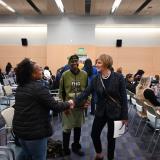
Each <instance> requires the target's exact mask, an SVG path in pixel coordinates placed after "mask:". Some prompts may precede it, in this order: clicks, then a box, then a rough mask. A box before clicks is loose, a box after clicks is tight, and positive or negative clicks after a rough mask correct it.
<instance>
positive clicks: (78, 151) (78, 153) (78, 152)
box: [72, 149, 85, 157]
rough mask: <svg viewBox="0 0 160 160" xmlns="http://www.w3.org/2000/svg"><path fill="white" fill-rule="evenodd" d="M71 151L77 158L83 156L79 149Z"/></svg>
mask: <svg viewBox="0 0 160 160" xmlns="http://www.w3.org/2000/svg"><path fill="white" fill-rule="evenodd" d="M72 151H73V152H74V153H75V154H77V155H78V156H80V157H82V156H84V155H85V154H84V152H83V151H82V150H81V149H78V150H74V149H72Z"/></svg>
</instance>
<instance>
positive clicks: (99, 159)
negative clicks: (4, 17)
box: [94, 156, 104, 160]
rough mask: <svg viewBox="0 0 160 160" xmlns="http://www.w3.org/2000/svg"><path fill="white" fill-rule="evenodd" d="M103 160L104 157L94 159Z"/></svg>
mask: <svg viewBox="0 0 160 160" xmlns="http://www.w3.org/2000/svg"><path fill="white" fill-rule="evenodd" d="M103 159H104V157H97V156H96V157H95V159H94V160H103Z"/></svg>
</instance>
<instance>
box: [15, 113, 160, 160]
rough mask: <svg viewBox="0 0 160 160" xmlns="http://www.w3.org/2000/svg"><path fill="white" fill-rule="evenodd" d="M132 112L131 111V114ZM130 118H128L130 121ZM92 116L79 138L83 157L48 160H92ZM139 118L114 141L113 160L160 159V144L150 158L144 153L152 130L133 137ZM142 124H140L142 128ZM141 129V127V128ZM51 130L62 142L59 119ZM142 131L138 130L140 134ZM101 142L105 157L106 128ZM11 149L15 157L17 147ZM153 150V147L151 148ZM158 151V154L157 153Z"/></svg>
mask: <svg viewBox="0 0 160 160" xmlns="http://www.w3.org/2000/svg"><path fill="white" fill-rule="evenodd" d="M133 112H134V111H132V113H133ZM130 117H131V116H129V119H130ZM93 118H94V117H93V116H91V115H89V114H88V117H86V122H85V124H84V125H83V127H82V136H81V144H82V148H83V151H84V152H85V156H84V157H79V156H77V155H75V154H74V153H71V155H70V156H68V157H59V158H52V159H49V160H93V159H94V156H95V151H94V147H93V144H92V140H91V137H90V132H91V127H92V122H93ZM138 120H139V118H138V117H136V121H135V123H134V125H133V126H131V127H130V130H129V132H127V133H126V134H125V135H123V136H121V137H120V138H117V141H116V150H115V160H159V159H160V144H158V146H157V149H156V152H155V153H154V155H153V156H152V157H151V153H148V152H147V151H146V148H147V147H146V146H147V145H148V143H149V140H150V138H151V135H152V133H153V129H152V128H150V127H149V126H147V127H146V130H145V132H144V135H143V137H142V138H141V139H140V138H139V136H138V137H135V136H134V134H135V130H136V126H137V122H138ZM143 125H144V123H142V126H143ZM141 128H142V127H141ZM53 130H54V134H53V136H52V138H53V139H54V140H62V128H61V121H60V118H58V117H55V118H54V119H53ZM141 130H142V129H140V132H141ZM101 140H102V145H103V153H104V155H105V159H104V160H107V158H106V155H107V126H105V128H104V129H103V132H102V134H101ZM72 142H73V136H72V135H71V140H70V144H71V143H72ZM12 148H13V149H14V150H15V154H16V155H17V154H18V153H19V151H20V148H19V147H15V146H14V145H12ZM151 148H153V147H151ZM158 151H159V153H157V152H158Z"/></svg>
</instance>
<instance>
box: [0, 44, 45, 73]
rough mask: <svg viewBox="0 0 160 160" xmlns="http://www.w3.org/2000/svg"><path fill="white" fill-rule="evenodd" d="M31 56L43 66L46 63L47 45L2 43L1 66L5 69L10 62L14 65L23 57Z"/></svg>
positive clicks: (0, 47) (0, 50)
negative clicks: (23, 45)
mask: <svg viewBox="0 0 160 160" xmlns="http://www.w3.org/2000/svg"><path fill="white" fill-rule="evenodd" d="M25 57H27V58H31V59H33V60H34V61H36V62H38V63H39V64H40V65H41V66H45V65H46V45H33V46H27V47H22V46H18V45H0V68H2V70H3V71H4V69H5V66H6V64H7V63H8V62H11V64H12V65H13V67H15V66H16V64H17V63H19V62H20V61H21V60H22V59H23V58H25Z"/></svg>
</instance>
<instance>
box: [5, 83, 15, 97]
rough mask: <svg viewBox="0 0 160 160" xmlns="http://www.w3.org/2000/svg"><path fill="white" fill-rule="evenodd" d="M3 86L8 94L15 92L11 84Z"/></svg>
mask: <svg viewBox="0 0 160 160" xmlns="http://www.w3.org/2000/svg"><path fill="white" fill-rule="evenodd" d="M3 88H4V92H5V94H6V96H10V95H12V94H13V92H12V88H11V86H9V85H8V86H3Z"/></svg>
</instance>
